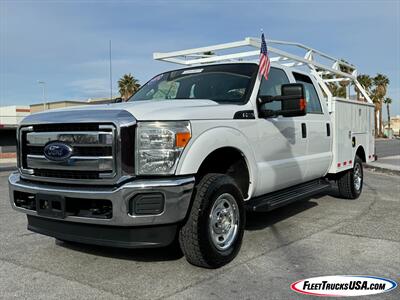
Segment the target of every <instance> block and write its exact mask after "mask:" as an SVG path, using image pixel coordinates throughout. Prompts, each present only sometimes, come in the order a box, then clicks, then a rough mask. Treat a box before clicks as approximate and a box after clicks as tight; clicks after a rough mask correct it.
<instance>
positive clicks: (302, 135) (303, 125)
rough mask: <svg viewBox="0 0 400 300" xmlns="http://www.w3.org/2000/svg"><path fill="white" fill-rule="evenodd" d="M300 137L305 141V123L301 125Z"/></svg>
mask: <svg viewBox="0 0 400 300" xmlns="http://www.w3.org/2000/svg"><path fill="white" fill-rule="evenodd" d="M301 137H302V138H303V139H305V138H306V137H307V127H306V123H301Z"/></svg>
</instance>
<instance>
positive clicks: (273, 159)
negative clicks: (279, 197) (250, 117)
mask: <svg viewBox="0 0 400 300" xmlns="http://www.w3.org/2000/svg"><path fill="white" fill-rule="evenodd" d="M286 83H290V82H289V79H288V76H287V74H286V72H285V71H284V70H283V69H278V68H271V70H270V73H269V78H268V80H265V78H263V79H262V82H261V84H260V90H259V95H261V96H277V95H280V94H281V86H282V84H286ZM264 105H266V107H265V108H266V109H269V110H280V106H281V102H277V101H275V102H271V103H266V104H264ZM257 121H258V134H259V135H258V142H259V144H258V145H257V150H256V156H257V163H258V167H259V176H258V180H259V182H258V183H257V186H258V187H260V191H259V192H258V193H257V194H265V193H269V192H272V191H276V190H279V189H282V188H285V187H288V186H292V185H295V184H298V183H301V182H303V181H304V179H305V175H306V167H307V166H306V159H305V158H306V155H307V137H306V136H305V135H304V132H302V130H303V127H304V125H303V124H305V122H306V116H296V117H282V116H278V117H269V118H258V119H257Z"/></svg>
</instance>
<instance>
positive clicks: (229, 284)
mask: <svg viewBox="0 0 400 300" xmlns="http://www.w3.org/2000/svg"><path fill="white" fill-rule="evenodd" d="M7 176H8V173H6V172H3V173H0V240H1V242H0V298H1V299H10V298H30V299H38V298H41V299H45V298H52V299H54V298H62V299H66V298H68V299H78V298H84V299H111V298H112V299H127V298H131V299H132V298H137V299H158V298H171V299H218V298H222V299H226V298H231V299H262V298H264V299H294V298H300V297H303V296H301V295H299V294H296V293H295V292H293V291H291V290H290V284H291V283H292V282H294V281H296V280H300V279H304V278H308V277H315V276H322V275H345V274H350V275H375V276H380V277H387V278H391V279H394V280H396V281H397V282H399V281H400V280H399V274H400V272H399V271H400V234H399V232H400V217H399V216H400V197H399V195H400V177H399V176H391V175H388V174H380V173H375V172H371V171H365V183H364V191H363V194H362V195H361V197H360V198H359V199H357V200H344V199H339V198H337V197H336V195H337V193H336V190H335V189H334V188H333V189H332V190H331V191H329V192H328V193H325V194H322V195H317V196H314V197H311V198H309V199H308V200H307V201H303V202H297V203H294V204H292V205H289V206H286V207H283V208H280V209H278V210H275V211H272V212H269V213H258V214H254V213H251V214H248V215H247V220H248V222H247V229H246V232H245V237H244V241H243V246H242V250H241V252H240V254H239V256H238V257H237V258H236V259H235V260H234V261H233V262H232V263H230V264H229V265H227V266H225V267H223V268H221V269H218V270H207V269H200V268H197V267H193V266H191V265H190V264H188V263H187V262H186V260H185V258H184V257H182V254H180V253H178V252H177V251H173V250H172V249H152V250H125V249H122V250H121V249H113V248H104V247H95V246H88V245H80V244H69V243H63V242H55V240H54V239H52V238H49V237H45V236H42V235H38V234H35V233H32V232H30V231H28V230H27V229H26V217H25V216H24V215H23V214H21V213H17V212H15V211H13V210H12V209H11V207H10V204H9V200H8V186H7ZM374 297H375V298H376V299H400V288H397V289H396V290H394V291H392V292H389V293H386V294H381V295H379V296H374ZM371 298H372V297H371Z"/></svg>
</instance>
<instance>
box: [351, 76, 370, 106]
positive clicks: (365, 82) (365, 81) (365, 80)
mask: <svg viewBox="0 0 400 300" xmlns="http://www.w3.org/2000/svg"><path fill="white" fill-rule="evenodd" d="M357 81H358V82H359V83H360V84H361V86H362V87H363V88H364V90H365V91H366V92H367V93H370V88H371V86H372V78H371V76H369V75H367V74H360V75H358V76H357ZM354 89H355V91H356V93H357V100H360V91H359V89H358V88H357V86H355V87H354Z"/></svg>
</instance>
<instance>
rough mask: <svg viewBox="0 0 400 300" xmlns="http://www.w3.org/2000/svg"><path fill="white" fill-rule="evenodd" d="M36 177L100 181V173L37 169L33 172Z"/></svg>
mask: <svg viewBox="0 0 400 300" xmlns="http://www.w3.org/2000/svg"><path fill="white" fill-rule="evenodd" d="M33 174H34V175H35V176H41V177H55V178H69V179H99V178H100V177H99V172H97V171H65V170H60V171H58V170H41V169H36V170H34V171H33Z"/></svg>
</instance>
